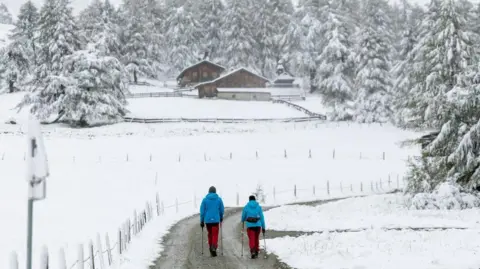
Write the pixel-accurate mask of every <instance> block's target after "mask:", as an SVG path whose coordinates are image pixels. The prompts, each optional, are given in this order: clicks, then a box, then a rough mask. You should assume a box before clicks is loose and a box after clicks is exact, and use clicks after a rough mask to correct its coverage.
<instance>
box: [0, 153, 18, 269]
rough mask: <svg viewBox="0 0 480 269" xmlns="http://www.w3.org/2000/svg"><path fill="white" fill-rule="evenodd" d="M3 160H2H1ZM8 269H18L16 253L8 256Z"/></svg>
mask: <svg viewBox="0 0 480 269" xmlns="http://www.w3.org/2000/svg"><path fill="white" fill-rule="evenodd" d="M2 160H3V159H2ZM9 268H10V269H18V255H17V253H16V252H12V253H11V254H10V267H9Z"/></svg>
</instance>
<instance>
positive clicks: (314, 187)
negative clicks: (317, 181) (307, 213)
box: [313, 185, 315, 196]
mask: <svg viewBox="0 0 480 269" xmlns="http://www.w3.org/2000/svg"><path fill="white" fill-rule="evenodd" d="M313 196H315V185H313Z"/></svg>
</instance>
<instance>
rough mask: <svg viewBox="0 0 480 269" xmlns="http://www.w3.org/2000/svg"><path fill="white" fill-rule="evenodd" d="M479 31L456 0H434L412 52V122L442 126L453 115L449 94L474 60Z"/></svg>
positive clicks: (422, 125) (410, 94) (417, 125)
mask: <svg viewBox="0 0 480 269" xmlns="http://www.w3.org/2000/svg"><path fill="white" fill-rule="evenodd" d="M473 40H475V35H474V34H473V33H472V32H470V31H469V30H468V27H467V23H466V20H465V14H463V15H462V12H461V9H459V6H458V5H456V3H455V2H454V1H452V0H442V1H439V0H433V1H432V2H431V4H430V6H429V11H428V13H427V16H426V18H425V20H424V21H423V24H422V33H421V39H420V42H419V43H418V44H417V46H416V47H415V48H414V49H413V50H412V52H411V53H410V55H411V57H412V58H413V62H414V63H413V65H412V68H411V70H410V72H409V73H408V74H407V75H409V76H410V78H411V80H412V87H411V89H410V91H409V92H408V94H407V96H408V99H407V100H406V104H407V105H406V107H405V110H407V112H408V115H409V118H411V124H412V125H413V126H416V127H433V128H440V127H441V126H442V125H443V124H444V123H445V122H447V121H448V117H449V105H448V104H447V102H446V94H447V93H448V92H449V91H451V90H452V89H453V87H454V86H455V85H456V84H457V82H458V81H457V79H458V76H461V75H462V73H463V72H464V71H465V70H466V67H468V66H470V65H471V64H472V60H473V56H474V55H475V48H474V44H473Z"/></svg>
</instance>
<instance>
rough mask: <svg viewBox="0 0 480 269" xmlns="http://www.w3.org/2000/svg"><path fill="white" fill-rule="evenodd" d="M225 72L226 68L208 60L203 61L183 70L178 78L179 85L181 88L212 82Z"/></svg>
mask: <svg viewBox="0 0 480 269" xmlns="http://www.w3.org/2000/svg"><path fill="white" fill-rule="evenodd" d="M224 71H225V68H224V67H223V66H221V65H218V64H216V63H213V62H210V61H208V60H203V61H200V62H198V63H196V64H194V65H191V66H189V67H187V68H185V69H184V70H182V72H180V74H179V75H178V77H177V83H178V85H179V86H180V87H185V86H189V85H194V84H197V83H201V82H205V81H212V80H214V79H216V78H218V77H219V76H220V74H221V73H222V72H224Z"/></svg>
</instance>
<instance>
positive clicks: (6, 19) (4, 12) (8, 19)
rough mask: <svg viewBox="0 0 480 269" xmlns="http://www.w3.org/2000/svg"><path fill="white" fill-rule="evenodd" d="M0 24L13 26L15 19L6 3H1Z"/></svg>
mask: <svg viewBox="0 0 480 269" xmlns="http://www.w3.org/2000/svg"><path fill="white" fill-rule="evenodd" d="M0 23H1V24H13V17H12V14H11V13H10V11H8V8H7V6H6V5H5V4H4V3H0Z"/></svg>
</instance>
